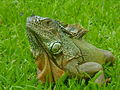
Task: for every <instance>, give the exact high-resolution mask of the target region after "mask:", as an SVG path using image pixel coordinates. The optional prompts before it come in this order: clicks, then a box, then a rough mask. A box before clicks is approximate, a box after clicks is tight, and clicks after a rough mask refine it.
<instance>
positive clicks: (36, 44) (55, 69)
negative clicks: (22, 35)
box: [26, 16, 114, 83]
mask: <svg viewBox="0 0 120 90" xmlns="http://www.w3.org/2000/svg"><path fill="white" fill-rule="evenodd" d="M26 27H27V35H28V38H29V42H30V44H31V51H32V53H33V55H34V57H35V59H36V64H37V66H38V78H39V79H40V80H41V81H42V82H46V80H48V81H49V82H56V81H57V80H58V78H60V77H61V76H62V75H63V74H64V73H68V75H69V76H77V77H78V78H88V76H87V75H86V74H85V73H87V74H88V75H89V76H91V77H92V76H94V75H95V74H96V73H97V72H99V71H103V67H102V65H103V64H105V63H107V62H111V63H113V62H114V57H113V55H112V53H111V52H109V51H107V50H102V49H99V48H96V47H95V46H93V45H91V44H89V43H87V42H86V41H84V40H83V39H82V37H83V36H84V35H85V34H86V33H87V30H85V29H84V28H83V27H81V26H80V25H78V24H63V23H61V22H59V21H57V20H54V19H50V18H48V17H40V16H31V17H28V18H27V23H26ZM103 81H104V73H102V74H101V75H100V76H99V77H98V78H97V79H96V80H95V82H98V83H101V82H103Z"/></svg>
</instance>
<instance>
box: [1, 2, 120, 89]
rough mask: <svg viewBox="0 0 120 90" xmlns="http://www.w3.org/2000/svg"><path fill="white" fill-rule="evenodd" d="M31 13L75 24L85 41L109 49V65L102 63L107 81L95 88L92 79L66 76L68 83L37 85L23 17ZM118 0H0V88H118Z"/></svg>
mask: <svg viewBox="0 0 120 90" xmlns="http://www.w3.org/2000/svg"><path fill="white" fill-rule="evenodd" d="M32 14H35V15H40V16H44V17H50V18H54V19H57V20H60V21H63V22H65V23H79V24H81V25H83V26H84V27H85V28H86V29H88V30H89V31H90V32H89V33H88V34H87V35H86V37H85V38H86V40H87V41H88V42H90V43H92V44H94V45H96V46H97V47H99V48H103V49H106V50H110V51H111V52H112V53H113V54H114V56H115V57H116V62H115V64H114V66H113V67H109V66H107V65H106V66H104V69H105V76H106V77H111V83H109V84H108V85H103V87H101V88H99V87H98V85H96V84H95V83H93V82H89V83H88V84H87V85H85V82H84V80H80V81H79V82H78V81H77V80H75V79H74V78H73V79H68V83H67V84H64V83H63V82H59V83H57V84H56V85H54V86H53V85H52V84H51V85H49V84H47V83H46V84H44V85H43V84H41V83H38V82H37V79H36V65H35V61H34V59H33V57H32V55H31V53H30V51H29V48H30V46H29V43H28V40H27V37H26V27H25V23H26V18H27V17H28V16H30V15H32ZM119 60H120V2H119V0H0V90H35V89H36V90H40V89H42V88H43V89H45V90H46V89H49V90H50V89H51V88H54V90H62V89H63V90H64V89H66V90H67V89H69V90H80V89H81V90H83V89H84V90H94V89H99V90H119V88H120V61H119Z"/></svg>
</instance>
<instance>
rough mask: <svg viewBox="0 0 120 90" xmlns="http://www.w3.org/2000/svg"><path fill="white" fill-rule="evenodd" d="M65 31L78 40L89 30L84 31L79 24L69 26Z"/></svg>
mask: <svg viewBox="0 0 120 90" xmlns="http://www.w3.org/2000/svg"><path fill="white" fill-rule="evenodd" d="M65 29H66V32H69V34H71V36H72V37H76V38H82V37H83V36H84V35H85V34H86V33H87V32H88V30H86V29H84V28H83V27H82V26H80V25H79V24H68V25H67V26H66V27H65Z"/></svg>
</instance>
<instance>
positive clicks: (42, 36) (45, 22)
mask: <svg viewBox="0 0 120 90" xmlns="http://www.w3.org/2000/svg"><path fill="white" fill-rule="evenodd" d="M26 26H27V33H28V37H29V41H30V43H31V46H32V49H33V50H32V51H35V52H37V51H41V50H38V49H41V48H42V49H43V48H44V49H45V50H47V49H49V50H51V47H52V46H51V43H53V44H56V47H55V48H54V50H53V53H54V52H55V51H56V48H57V50H58V49H59V48H60V47H61V44H60V43H61V42H60V39H59V38H58V30H59V29H60V24H59V22H58V21H55V20H53V19H50V18H47V17H46V18H43V17H40V16H31V17H28V18H27V24H26ZM49 47H50V48H49Z"/></svg>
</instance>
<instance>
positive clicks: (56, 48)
mask: <svg viewBox="0 0 120 90" xmlns="http://www.w3.org/2000/svg"><path fill="white" fill-rule="evenodd" d="M61 47H62V45H61V42H58V41H56V42H52V43H50V44H49V49H50V51H51V53H52V54H59V53H61V51H62V49H61Z"/></svg>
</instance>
